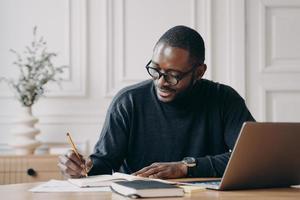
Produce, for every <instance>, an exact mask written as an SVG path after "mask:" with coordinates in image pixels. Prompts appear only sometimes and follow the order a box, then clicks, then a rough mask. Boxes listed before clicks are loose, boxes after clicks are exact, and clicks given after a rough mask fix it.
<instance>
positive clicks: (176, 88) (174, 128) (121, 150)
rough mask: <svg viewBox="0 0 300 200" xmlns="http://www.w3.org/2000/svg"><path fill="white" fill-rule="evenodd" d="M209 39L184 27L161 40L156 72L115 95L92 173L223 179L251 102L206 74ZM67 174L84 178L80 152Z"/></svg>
mask: <svg viewBox="0 0 300 200" xmlns="http://www.w3.org/2000/svg"><path fill="white" fill-rule="evenodd" d="M204 59H205V48H204V42H203V39H202V37H201V36H200V35H199V34H198V33H197V32H196V31H195V30H193V29H190V28H188V27H185V26H176V27H173V28H171V29H170V30H168V31H167V32H166V33H164V34H163V35H162V37H161V38H160V39H159V41H158V42H157V43H156V45H155V47H154V51H153V56H152V59H151V60H150V61H149V62H148V64H147V65H146V70H147V71H148V73H149V75H150V76H151V77H152V80H147V81H144V82H141V83H139V84H136V85H133V86H130V87H127V88H125V89H123V90H121V91H120V92H119V93H118V94H117V95H116V96H115V98H114V99H113V101H112V103H111V105H110V107H109V109H108V113H107V116H106V120H105V123H104V126H103V130H102V133H101V135H100V139H99V141H98V143H97V144H96V146H95V152H94V153H93V154H92V155H91V156H90V159H89V160H88V161H86V166H87V168H88V171H89V175H95V174H110V173H112V171H120V172H124V173H128V174H132V173H133V174H134V175H138V176H143V177H151V178H180V177H220V176H222V174H223V172H224V170H225V167H226V164H227V162H228V159H229V157H230V150H231V149H232V148H233V146H234V144H235V141H236V139H237V136H238V134H239V131H240V128H241V126H242V124H243V122H245V121H253V120H254V119H253V117H252V116H251V114H250V112H249V111H248V109H247V107H246V105H245V102H244V100H243V99H242V98H241V97H240V96H239V95H238V93H237V92H235V91H234V90H233V89H232V88H230V87H229V86H225V85H222V84H219V83H215V82H212V81H208V80H205V79H202V76H203V75H204V73H205V71H206V65H205V64H204ZM59 167H60V168H61V171H62V172H63V173H64V174H65V175H67V176H70V177H81V176H82V175H84V170H83V168H84V165H82V164H81V162H80V161H79V159H77V157H76V156H75V155H74V153H73V152H69V153H68V154H67V155H65V156H61V157H60V162H59Z"/></svg>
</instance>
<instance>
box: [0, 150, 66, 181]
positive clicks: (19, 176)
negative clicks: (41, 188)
mask: <svg viewBox="0 0 300 200" xmlns="http://www.w3.org/2000/svg"><path fill="white" fill-rule="evenodd" d="M57 162H58V157H57V156H50V155H47V156H45V155H43V156H37V155H32V156H0V185H3V184H13V183H25V182H27V183H28V182H37V181H47V180H50V179H63V177H62V175H61V174H60V172H59V169H58V167H57Z"/></svg>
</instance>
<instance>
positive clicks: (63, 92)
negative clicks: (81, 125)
mask: <svg viewBox="0 0 300 200" xmlns="http://www.w3.org/2000/svg"><path fill="white" fill-rule="evenodd" d="M62 3H65V7H66V10H65V13H64V14H65V20H62V21H65V22H66V23H67V24H65V27H66V28H65V30H61V31H62V32H63V33H62V34H63V35H64V38H65V39H66V41H65V44H64V45H65V46H66V48H65V49H66V52H65V54H66V55H67V57H68V58H67V63H64V65H68V66H70V67H69V68H68V70H66V74H64V77H63V78H64V80H63V81H62V82H61V87H59V86H58V85H57V84H56V83H49V84H48V85H47V86H46V92H45V94H46V96H48V97H84V96H85V95H86V81H87V80H86V74H87V72H86V69H87V67H86V65H87V61H86V60H87V59H86V50H87V48H86V46H87V36H86V31H87V27H86V23H87V1H81V0H65V1H62ZM15 78H16V77H15ZM11 97H13V92H12V91H9V89H8V87H4V89H3V90H2V91H1V92H0V98H11Z"/></svg>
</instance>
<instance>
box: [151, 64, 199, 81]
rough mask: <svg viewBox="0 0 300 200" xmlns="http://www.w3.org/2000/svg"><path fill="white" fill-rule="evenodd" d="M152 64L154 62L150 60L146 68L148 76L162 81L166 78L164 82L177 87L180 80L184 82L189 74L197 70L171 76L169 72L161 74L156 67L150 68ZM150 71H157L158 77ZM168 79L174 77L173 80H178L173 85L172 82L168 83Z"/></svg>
mask: <svg viewBox="0 0 300 200" xmlns="http://www.w3.org/2000/svg"><path fill="white" fill-rule="evenodd" d="M151 62H152V60H150V61H149V62H148V63H147V65H146V66H145V68H146V70H147V72H148V74H149V75H150V76H151V77H152V78H154V79H160V78H161V77H162V76H163V77H164V80H165V81H166V82H167V83H169V84H170V85H172V86H174V85H177V84H178V83H179V81H180V80H182V79H183V78H184V77H185V76H187V75H188V74H189V73H191V72H193V71H194V70H195V69H197V68H196V67H192V69H190V70H188V71H187V72H180V73H181V74H179V75H176V76H174V75H171V74H168V72H165V73H164V72H161V71H159V70H158V69H157V68H156V67H150V66H149V64H150V63H151ZM149 69H152V70H154V71H156V72H157V73H158V75H159V76H158V77H157V78H156V77H154V76H153V75H151V73H150V72H149ZM166 77H172V78H175V79H176V83H172V82H170V81H168V80H169V79H167V78H166Z"/></svg>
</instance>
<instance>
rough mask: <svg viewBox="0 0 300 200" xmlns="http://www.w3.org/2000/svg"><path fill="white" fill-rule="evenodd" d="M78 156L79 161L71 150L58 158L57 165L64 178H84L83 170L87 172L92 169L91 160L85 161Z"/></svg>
mask: <svg viewBox="0 0 300 200" xmlns="http://www.w3.org/2000/svg"><path fill="white" fill-rule="evenodd" d="M79 156H80V159H81V160H79V159H78V157H77V156H76V154H75V153H74V151H72V150H70V151H68V152H67V154H66V155H63V156H59V162H58V164H57V165H58V167H59V168H60V171H61V173H62V174H63V175H64V176H65V177H66V178H81V177H83V176H85V173H86V171H85V169H86V170H87V172H89V171H90V169H91V168H92V166H93V162H92V160H91V159H87V160H85V159H84V158H83V156H82V155H80V154H79Z"/></svg>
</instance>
